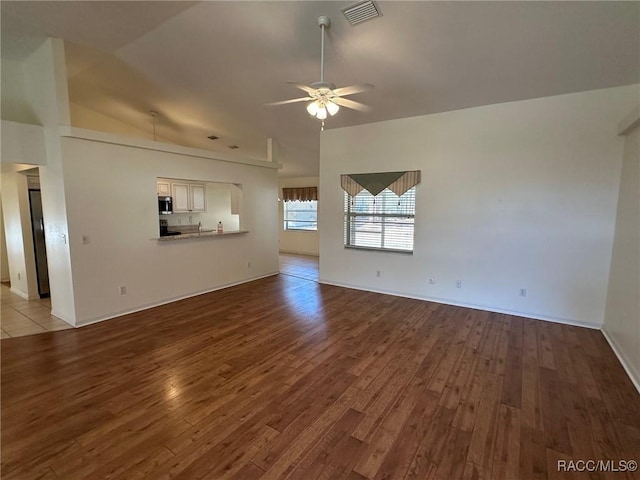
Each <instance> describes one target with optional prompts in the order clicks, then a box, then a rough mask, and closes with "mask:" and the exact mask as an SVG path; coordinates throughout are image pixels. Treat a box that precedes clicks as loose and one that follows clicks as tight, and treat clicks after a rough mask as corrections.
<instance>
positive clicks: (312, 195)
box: [282, 187, 318, 202]
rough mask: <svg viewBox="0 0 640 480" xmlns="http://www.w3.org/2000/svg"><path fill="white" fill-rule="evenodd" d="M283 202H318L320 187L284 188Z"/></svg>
mask: <svg viewBox="0 0 640 480" xmlns="http://www.w3.org/2000/svg"><path fill="white" fill-rule="evenodd" d="M282 200H284V201H285V202H295V201H299V202H308V201H310V200H318V187H298V188H283V189H282Z"/></svg>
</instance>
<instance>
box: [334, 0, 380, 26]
mask: <svg viewBox="0 0 640 480" xmlns="http://www.w3.org/2000/svg"><path fill="white" fill-rule="evenodd" d="M342 13H344V16H345V17H347V20H349V23H350V24H351V25H357V24H358V23H362V22H365V21H367V20H371V19H372V18H376V17H379V16H380V10H378V7H376V5H375V3H373V2H372V1H371V0H366V1H364V2H358V3H356V4H354V5H351V6H349V7H347V8H345V9H343V10H342Z"/></svg>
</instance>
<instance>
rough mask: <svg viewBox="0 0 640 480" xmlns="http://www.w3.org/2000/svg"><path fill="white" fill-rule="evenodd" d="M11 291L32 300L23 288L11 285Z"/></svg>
mask: <svg viewBox="0 0 640 480" xmlns="http://www.w3.org/2000/svg"><path fill="white" fill-rule="evenodd" d="M9 291H10V292H11V293H15V294H16V295H18V296H19V297H22V298H24V299H25V300H31V299H30V298H29V295H27V294H26V293H24V292H23V291H22V290H18V289H17V288H13V287H11V288H10V289H9Z"/></svg>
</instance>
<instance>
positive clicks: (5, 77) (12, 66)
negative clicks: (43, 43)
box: [0, 58, 38, 123]
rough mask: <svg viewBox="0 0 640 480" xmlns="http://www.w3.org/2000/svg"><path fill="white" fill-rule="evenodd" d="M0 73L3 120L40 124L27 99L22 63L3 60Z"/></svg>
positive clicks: (0, 110)
mask: <svg viewBox="0 0 640 480" xmlns="http://www.w3.org/2000/svg"><path fill="white" fill-rule="evenodd" d="M0 71H1V73H2V88H0V96H1V101H2V109H0V113H1V114H2V119H3V120H11V121H14V122H20V123H38V118H37V116H36V114H35V113H34V111H33V108H32V107H31V105H30V104H29V102H28V101H27V98H26V97H27V95H26V92H25V88H24V74H23V72H22V62H19V61H17V60H10V59H7V58H3V59H2V61H1V65H0Z"/></svg>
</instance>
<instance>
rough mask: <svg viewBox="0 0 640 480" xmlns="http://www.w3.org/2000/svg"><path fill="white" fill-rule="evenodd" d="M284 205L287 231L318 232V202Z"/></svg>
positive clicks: (309, 201) (299, 202)
mask: <svg viewBox="0 0 640 480" xmlns="http://www.w3.org/2000/svg"><path fill="white" fill-rule="evenodd" d="M283 204H284V229H285V230H318V201H317V200H307V201H304V202H301V201H298V200H296V201H287V202H283Z"/></svg>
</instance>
